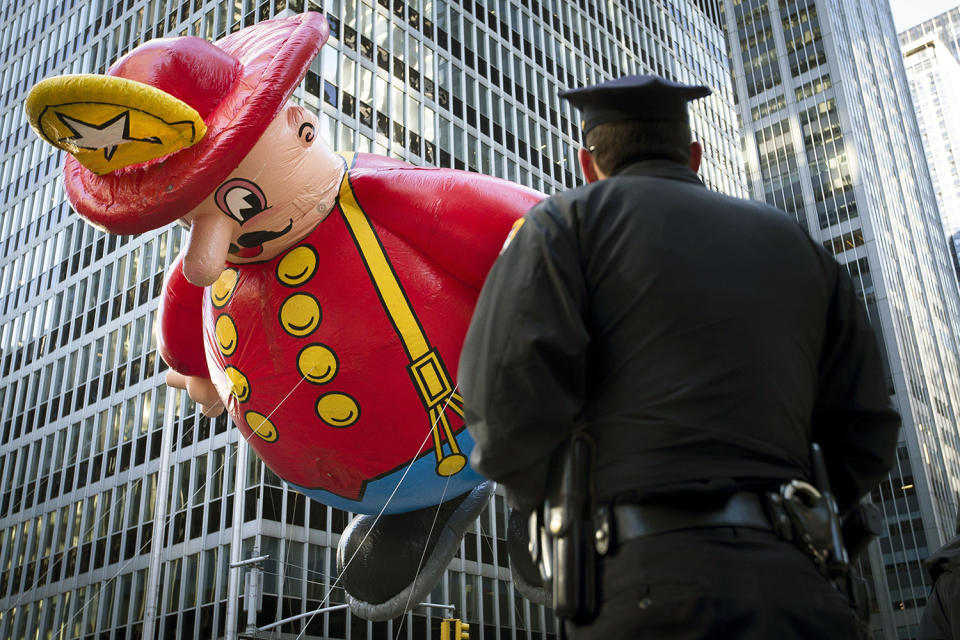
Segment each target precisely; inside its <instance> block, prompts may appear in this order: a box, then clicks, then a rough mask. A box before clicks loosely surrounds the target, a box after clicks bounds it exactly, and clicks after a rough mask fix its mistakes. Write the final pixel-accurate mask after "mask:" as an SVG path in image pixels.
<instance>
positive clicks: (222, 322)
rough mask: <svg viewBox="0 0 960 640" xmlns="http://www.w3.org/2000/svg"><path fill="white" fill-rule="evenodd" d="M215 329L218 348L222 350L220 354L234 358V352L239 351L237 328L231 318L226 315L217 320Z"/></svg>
mask: <svg viewBox="0 0 960 640" xmlns="http://www.w3.org/2000/svg"><path fill="white" fill-rule="evenodd" d="M215 329H216V330H215V333H216V334H217V347H219V348H220V353H222V354H223V355H225V356H228V357H229V356H232V355H233V352H234V351H236V350H237V340H238V338H237V326H236V325H235V324H233V320H232V319H231V318H230V316H228V315H227V314H225V313H224V314H222V315H220V316H219V317H218V318H217V324H216V327H215Z"/></svg>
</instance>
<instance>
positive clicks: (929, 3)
mask: <svg viewBox="0 0 960 640" xmlns="http://www.w3.org/2000/svg"><path fill="white" fill-rule="evenodd" d="M869 1H872V0H869ZM958 5H960V0H890V8H891V9H893V23H894V24H895V25H896V27H897V32H898V33H899V32H901V31H903V30H904V29H908V28H910V27H912V26H913V25H915V24H919V23H921V22H923V21H924V20H927V19H929V18H932V17H933V16H935V15H938V14H941V13H943V12H944V11H946V10H948V9H953V8H954V7H956V6H958Z"/></svg>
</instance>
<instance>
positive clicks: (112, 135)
mask: <svg viewBox="0 0 960 640" xmlns="http://www.w3.org/2000/svg"><path fill="white" fill-rule="evenodd" d="M57 117H58V118H59V119H60V122H62V123H63V124H64V126H66V127H67V128H68V129H70V132H71V133H73V134H74V135H72V136H68V137H66V138H60V139H59V141H60V142H69V143H72V144H75V145H76V146H78V147H80V148H81V149H89V150H91V151H96V150H98V149H103V157H104V158H106V159H107V160H110V159H111V158H113V154H114V153H116V151H117V147H118V146H120V145H121V144H124V143H126V142H148V143H151V144H160V139H159V138H157V137H151V138H131V137H130V111H129V110H127V111H124V112H122V113H120V114H118V115H116V116H114V117H113V118H110V119H109V120H107V121H106V122H103V123H101V124H93V123H91V122H83V121H82V120H77V119H76V118H71V117H70V116H68V115H66V114H64V113H60V112H57Z"/></svg>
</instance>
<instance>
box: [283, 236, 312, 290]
mask: <svg viewBox="0 0 960 640" xmlns="http://www.w3.org/2000/svg"><path fill="white" fill-rule="evenodd" d="M317 260H318V259H317V251H316V249H314V248H313V247H308V246H306V245H300V246H299V247H296V248H294V249H293V250H292V251H290V253H288V254H287V255H285V256H283V258H282V259H281V260H280V262H279V263H278V264H277V280H279V281H280V282H281V283H282V284H285V285H286V286H288V287H296V286H298V285H301V284H303V283H304V282H306V281H307V280H309V279H310V278H311V277H313V274H314V273H316V272H317Z"/></svg>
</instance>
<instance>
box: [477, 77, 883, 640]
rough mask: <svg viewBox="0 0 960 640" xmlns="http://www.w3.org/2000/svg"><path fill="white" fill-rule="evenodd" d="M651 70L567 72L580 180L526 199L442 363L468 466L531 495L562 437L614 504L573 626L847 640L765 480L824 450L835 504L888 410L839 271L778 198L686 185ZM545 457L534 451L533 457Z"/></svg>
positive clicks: (864, 465) (524, 505)
mask: <svg viewBox="0 0 960 640" xmlns="http://www.w3.org/2000/svg"><path fill="white" fill-rule="evenodd" d="M709 93H710V91H709V90H708V89H707V88H705V87H700V86H685V85H681V84H677V83H674V82H671V81H668V80H665V79H663V78H659V77H654V76H629V77H623V78H620V79H617V80H613V81H610V82H605V83H602V84H599V85H595V86H591V87H587V88H583V89H576V90H570V91H566V92H564V93H561V97H563V98H565V99H567V100H569V101H571V102H572V103H573V104H574V105H575V106H576V107H577V108H579V109H580V111H581V113H582V127H581V128H582V131H583V135H584V148H583V149H580V152H579V162H580V166H581V168H582V170H583V174H584V177H585V178H586V182H587V183H588V184H586V185H584V186H582V187H579V188H576V189H572V190H570V191H566V192H563V193H559V194H556V195H554V196H552V197H550V198H548V199H547V200H545V201H543V202H542V203H540V204H538V205H537V206H535V207H534V208H533V209H532V210H531V211H530V212H529V213H527V215H526V216H525V218H524V219H523V223H522V224H520V225H518V226H515V227H514V232H513V233H512V234H511V236H510V238H508V240H507V242H506V243H505V246H504V249H503V250H502V252H501V255H500V257H499V259H498V260H497V262H496V263H495V265H494V267H493V269H492V271H491V272H490V274H489V276H488V278H487V281H486V284H485V285H484V288H483V291H482V293H481V295H480V299H479V301H478V304H477V308H476V312H475V315H474V318H473V322H472V324H471V327H470V329H469V332H468V334H467V338H466V342H465V345H464V348H463V352H462V356H461V362H460V368H459V371H460V373H459V382H460V386H461V389H462V391H463V395H464V398H465V402H466V409H467V422H468V425H469V428H470V432H471V434H472V435H473V437H474V438H475V440H476V447H475V449H474V451H473V454H472V457H471V463H472V464H473V465H474V466H475V467H476V468H477V469H478V470H479V471H480V472H482V473H483V474H485V475H486V476H488V477H490V478H492V479H494V480H497V481H498V482H500V483H502V484H503V485H504V486H505V487H506V490H507V495H508V499H509V501H510V503H511V505H513V506H514V507H516V508H518V509H521V510H524V511H529V510H532V509H536V508H538V506H539V505H540V504H541V502H542V501H543V500H544V497H545V495H546V491H547V489H548V488H549V487H548V484H549V482H550V480H549V478H550V469H551V461H552V460H554V458H555V453H556V452H557V451H559V450H560V449H561V447H562V445H563V444H564V443H565V442H566V441H568V440H569V439H570V438H571V435H572V434H574V433H579V434H585V435H586V436H588V437H589V438H590V439H591V440H592V441H593V442H594V443H595V449H596V453H595V456H596V461H595V473H594V477H593V482H592V484H593V491H594V493H595V496H596V502H597V504H598V505H600V506H604V505H607V506H610V511H612V514H613V533H614V536H613V537H614V542H615V544H614V546H613V547H612V549H611V551H610V552H608V553H607V555H605V556H604V557H603V558H602V560H601V562H600V565H599V569H598V574H599V580H598V584H599V600H600V605H599V608H598V614H597V615H596V618H595V619H594V620H593V621H592V623H589V624H582V625H576V624H572V623H571V622H569V621H568V622H567V624H566V631H567V633H568V634H569V636H570V637H571V638H635V637H644V638H707V637H711V638H712V637H717V638H720V637H722V638H773V637H776V638H849V637H855V636H856V634H857V628H856V619H855V616H854V615H853V613H852V611H851V608H850V606H849V604H848V602H847V600H846V598H845V596H844V595H843V594H842V593H841V591H840V590H838V589H836V588H834V586H833V585H832V584H831V583H830V582H829V580H828V579H827V578H826V577H825V576H824V575H823V572H822V571H821V570H820V569H818V565H817V564H816V563H815V561H814V558H813V557H812V556H811V555H810V554H809V553H807V552H806V551H805V550H803V549H802V548H801V546H800V545H798V544H795V543H793V542H788V541H787V540H785V539H784V538H785V537H789V536H784V535H783V534H782V532H781V535H778V533H776V532H775V531H774V527H773V526H772V525H771V522H770V519H769V518H768V517H767V510H766V509H765V507H764V505H765V499H764V496H765V495H767V493H768V492H775V491H776V490H777V488H778V487H780V486H781V485H783V483H785V482H789V481H791V480H800V481H809V480H810V479H811V478H812V473H813V471H812V468H811V461H810V455H809V451H810V445H811V442H818V443H819V444H820V445H821V447H822V449H823V452H824V454H825V458H826V467H827V470H828V472H829V473H828V475H829V480H830V481H831V483H832V488H833V492H834V494H835V497H836V500H837V502H838V503H839V508H840V510H841V511H846V510H849V509H851V508H852V507H853V506H854V505H855V504H856V502H857V501H858V499H859V498H860V497H861V496H863V495H864V494H865V493H867V492H868V491H869V490H870V489H871V488H872V487H873V486H874V485H875V484H876V483H877V482H878V481H879V480H880V479H881V478H882V477H883V476H884V475H885V474H886V473H887V471H888V470H889V468H890V466H891V465H892V462H893V459H894V451H895V445H896V440H897V431H898V427H899V416H898V415H897V413H896V412H895V411H894V410H893V409H892V407H891V403H890V400H889V396H888V390H887V384H886V382H885V376H884V372H883V369H882V365H881V359H880V355H879V351H878V348H877V344H876V340H875V337H874V334H873V332H872V331H871V329H870V327H869V325H868V323H867V318H866V315H865V311H864V308H863V305H862V304H861V302H860V301H859V300H858V299H857V297H856V295H855V293H854V290H853V287H852V285H851V281H850V279H849V277H848V275H847V272H846V270H845V269H844V268H843V267H841V266H839V265H838V264H837V262H836V261H835V260H834V259H833V258H832V257H831V256H830V255H829V254H827V253H826V252H825V251H824V249H823V248H822V247H821V246H820V245H819V244H818V243H816V242H814V241H812V240H811V239H810V238H809V237H808V236H807V234H806V232H805V231H804V230H803V229H802V228H801V227H799V226H798V225H797V224H796V222H795V221H794V220H793V219H791V218H790V217H789V216H787V215H785V214H784V213H783V212H782V211H780V210H778V209H775V208H773V207H771V206H768V205H766V204H763V203H760V202H753V201H750V200H743V199H738V198H733V197H730V196H726V195H722V194H719V193H716V192H714V191H710V190H708V189H706V188H705V187H704V185H703V183H701V181H700V180H699V179H698V177H697V171H698V169H699V165H700V159H701V155H702V148H701V146H700V144H699V143H697V142H692V141H691V140H692V136H691V132H690V127H689V121H688V116H687V103H688V101H690V100H695V99H699V98H703V97H705V96H707V95H708V94H709ZM554 462H555V460H554Z"/></svg>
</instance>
